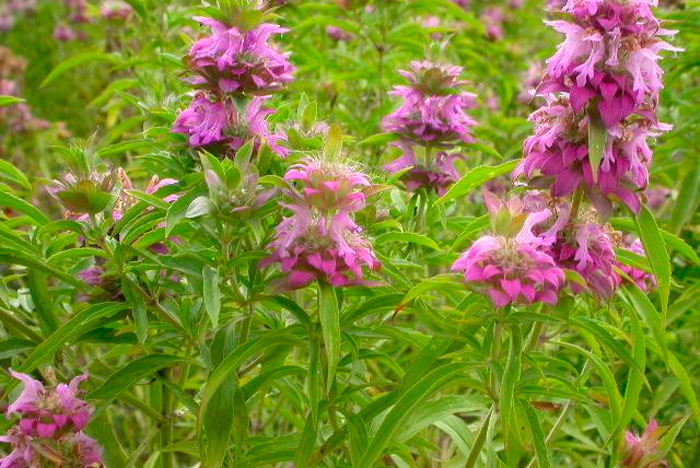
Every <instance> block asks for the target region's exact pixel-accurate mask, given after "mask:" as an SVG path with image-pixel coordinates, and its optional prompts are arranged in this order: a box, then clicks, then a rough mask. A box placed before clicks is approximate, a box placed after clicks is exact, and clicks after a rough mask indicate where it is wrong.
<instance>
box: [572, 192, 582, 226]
mask: <svg viewBox="0 0 700 468" xmlns="http://www.w3.org/2000/svg"><path fill="white" fill-rule="evenodd" d="M582 200H583V189H582V188H581V187H580V186H579V187H578V188H577V189H576V191H575V192H574V200H573V201H572V202H571V216H570V217H569V219H570V220H571V222H574V221H576V219H578V215H579V211H580V210H581V201H582Z"/></svg>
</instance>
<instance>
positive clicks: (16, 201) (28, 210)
mask: <svg viewBox="0 0 700 468" xmlns="http://www.w3.org/2000/svg"><path fill="white" fill-rule="evenodd" d="M0 206H5V207H8V208H12V209H13V210H15V211H19V212H20V213H23V214H25V215H27V216H29V217H30V218H31V219H33V220H34V221H35V222H36V224H37V225H38V226H41V225H44V224H46V223H48V222H49V218H48V217H47V216H46V215H45V214H44V213H42V212H41V211H39V209H37V208H36V207H34V206H33V205H31V204H29V203H27V202H26V201H24V200H22V199H21V198H19V197H16V196H14V195H12V194H11V193H8V192H3V191H0Z"/></svg>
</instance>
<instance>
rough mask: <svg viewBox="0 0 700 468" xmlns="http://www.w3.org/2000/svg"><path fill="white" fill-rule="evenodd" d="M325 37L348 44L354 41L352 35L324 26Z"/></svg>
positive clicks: (334, 27) (333, 27)
mask: <svg viewBox="0 0 700 468" xmlns="http://www.w3.org/2000/svg"><path fill="white" fill-rule="evenodd" d="M326 36H328V37H330V38H331V39H333V40H334V41H338V42H349V41H352V40H353V39H355V35H354V34H353V33H351V32H348V31H345V30H344V29H341V28H339V27H337V26H333V25H329V26H326Z"/></svg>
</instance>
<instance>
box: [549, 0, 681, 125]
mask: <svg viewBox="0 0 700 468" xmlns="http://www.w3.org/2000/svg"><path fill="white" fill-rule="evenodd" d="M655 4H656V2H655V1H649V0H632V1H628V0H569V1H567V3H566V5H564V7H563V8H562V9H563V11H564V12H566V13H568V14H570V15H571V21H570V22H569V21H565V20H557V21H549V22H547V24H549V25H550V26H552V27H553V28H554V29H555V30H556V31H557V32H560V33H562V34H564V35H565V36H566V38H565V40H564V42H563V43H562V44H561V45H560V46H559V48H558V50H557V52H556V54H555V55H554V56H552V57H551V58H550V59H549V60H548V61H547V64H548V72H549V75H550V80H545V83H544V84H543V86H545V87H549V88H550V89H553V88H552V86H556V85H555V83H557V84H558V86H559V87H560V88H561V89H559V90H564V91H567V92H569V93H570V94H571V103H572V105H573V106H574V108H575V110H576V111H578V110H580V109H581V108H583V107H584V106H585V105H586V104H587V103H588V102H589V101H590V100H592V99H594V98H595V100H596V101H597V102H598V111H599V112H600V115H601V117H602V120H603V122H604V123H605V126H606V127H608V128H610V127H612V126H614V125H615V124H617V123H618V122H620V121H621V120H623V119H625V118H626V117H627V116H629V115H630V114H632V113H633V112H635V111H636V110H637V109H638V108H639V107H641V106H643V105H648V106H651V107H652V108H654V107H655V106H656V102H657V100H658V94H659V91H660V90H661V88H662V87H663V84H662V81H661V77H662V75H663V71H662V70H661V67H659V65H658V63H657V62H658V60H659V59H660V56H659V52H661V51H662V50H667V51H680V50H681V49H678V48H676V47H673V46H671V45H670V44H669V43H667V42H665V41H664V40H662V38H663V37H668V36H673V35H674V34H675V31H669V30H667V29H663V28H662V27H661V25H660V23H659V21H658V20H657V19H656V18H655V17H654V15H653V14H652V12H651V9H650V7H651V6H652V5H655ZM547 83H548V84H547Z"/></svg>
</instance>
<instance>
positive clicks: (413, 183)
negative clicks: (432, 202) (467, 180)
mask: <svg viewBox="0 0 700 468" xmlns="http://www.w3.org/2000/svg"><path fill="white" fill-rule="evenodd" d="M394 146H396V147H398V148H400V149H401V150H402V151H403V154H402V155H401V157H400V158H398V159H396V160H394V161H392V162H390V163H389V164H387V165H385V166H384V170H386V171H387V172H389V173H391V174H393V173H396V172H400V171H402V170H404V169H406V168H407V167H411V169H410V170H409V171H408V172H406V173H405V174H404V175H403V176H402V177H401V180H403V182H404V183H405V184H406V189H408V190H409V191H415V190H418V189H420V188H427V189H429V190H434V191H435V192H436V193H437V194H438V195H444V194H445V192H447V189H449V188H450V186H451V185H452V184H454V183H455V182H456V181H457V180H458V179H459V174H458V173H457V170H456V169H455V167H454V163H455V160H456V159H458V158H461V157H462V155H461V154H459V153H448V152H446V151H438V152H437V154H436V155H435V156H434V158H432V159H431V160H430V161H426V163H425V164H422V163H419V162H418V161H416V156H415V152H414V150H413V147H412V146H411V144H410V143H409V142H407V141H403V140H401V141H398V142H396V143H394Z"/></svg>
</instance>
